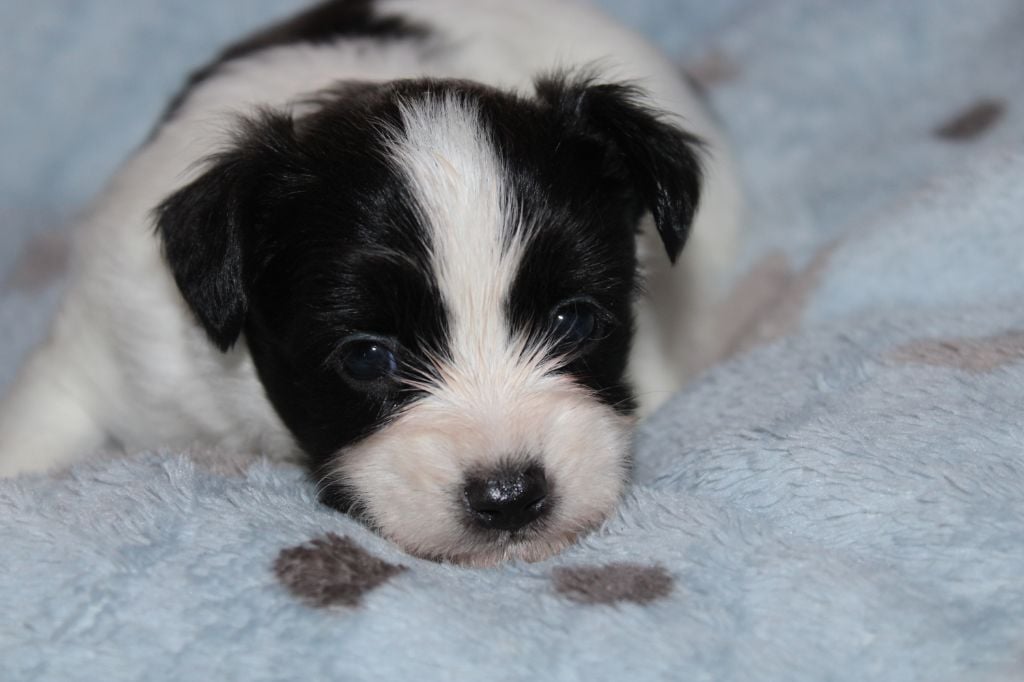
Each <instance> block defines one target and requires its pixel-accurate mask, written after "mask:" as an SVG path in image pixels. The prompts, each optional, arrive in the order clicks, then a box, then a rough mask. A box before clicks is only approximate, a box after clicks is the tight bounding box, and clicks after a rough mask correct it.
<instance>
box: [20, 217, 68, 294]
mask: <svg viewBox="0 0 1024 682" xmlns="http://www.w3.org/2000/svg"><path fill="white" fill-rule="evenodd" d="M70 253H71V245H70V240H69V238H68V235H67V234H65V233H63V232H45V233H43V234H38V235H36V236H34V237H32V238H31V239H30V240H29V241H28V242H27V243H26V244H25V246H24V247H23V248H22V251H21V255H19V256H18V260H17V261H16V262H15V264H14V269H13V270H12V271H11V274H10V275H8V277H7V280H6V281H5V282H4V285H3V288H4V289H6V290H10V291H25V292H33V291H37V290H39V289H43V288H45V287H46V286H48V285H50V284H52V283H53V282H55V281H57V280H58V279H60V278H61V277H63V276H64V273H65V272H67V268H68V260H69V256H70Z"/></svg>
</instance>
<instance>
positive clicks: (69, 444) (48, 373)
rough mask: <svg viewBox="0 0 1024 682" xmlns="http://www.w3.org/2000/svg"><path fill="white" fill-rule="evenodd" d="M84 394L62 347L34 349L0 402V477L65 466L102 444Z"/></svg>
mask: <svg viewBox="0 0 1024 682" xmlns="http://www.w3.org/2000/svg"><path fill="white" fill-rule="evenodd" d="M87 395H88V392H87V390H86V385H85V383H84V381H83V377H82V374H81V373H80V372H79V371H78V368H77V367H75V366H74V358H73V357H72V356H70V355H68V354H66V353H62V352H61V344H58V343H54V342H53V341H51V342H50V343H48V344H46V345H45V346H43V347H41V348H39V349H38V350H36V351H35V354H34V355H33V356H32V358H31V359H30V360H29V362H28V363H27V364H26V365H25V366H24V367H23V368H22V370H21V374H20V375H19V376H18V379H17V380H16V381H15V383H14V386H13V387H12V388H11V391H10V393H9V394H8V395H7V396H6V397H5V398H4V399H3V400H2V401H0V478H8V477H11V476H15V475H17V474H21V473H28V472H41V471H48V470H52V469H56V468H59V467H61V466H66V465H68V464H71V463H72V462H73V461H74V460H75V459H76V458H79V457H81V456H84V455H86V454H88V453H90V452H93V451H95V450H96V449H98V448H99V447H100V446H101V445H103V443H104V441H105V439H106V434H105V433H104V430H103V428H102V427H101V426H100V424H99V422H98V420H97V419H96V415H95V410H96V409H97V407H98V406H97V405H96V404H95V401H91V402H93V404H92V405H90V404H88V403H89V402H90V401H89V400H88V399H87V398H86V396H87Z"/></svg>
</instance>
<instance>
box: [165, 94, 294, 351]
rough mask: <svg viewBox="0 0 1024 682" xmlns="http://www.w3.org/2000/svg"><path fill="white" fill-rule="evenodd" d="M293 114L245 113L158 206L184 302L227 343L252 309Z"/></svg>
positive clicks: (170, 262)
mask: <svg viewBox="0 0 1024 682" xmlns="http://www.w3.org/2000/svg"><path fill="white" fill-rule="evenodd" d="M292 129H293V123H292V120H291V118H290V117H289V116H286V115H283V114H275V113H271V112H263V113H261V115H260V116H259V117H257V118H253V119H245V120H243V121H242V123H241V129H240V130H241V132H240V133H239V135H238V136H237V137H236V139H235V141H234V143H233V144H232V145H231V147H230V148H229V149H228V150H226V151H224V152H222V153H220V154H217V155H215V156H213V157H211V158H210V159H209V160H208V162H207V163H208V164H209V165H208V167H207V169H206V171H205V172H204V173H203V174H202V175H201V176H200V177H199V178H197V179H196V180H194V181H192V182H191V183H189V184H188V185H186V186H185V187H183V188H181V189H179V190H178V191H176V192H175V193H174V194H172V195H171V196H169V197H168V198H167V199H166V200H164V201H163V203H161V204H160V205H159V206H158V207H157V209H156V211H155V212H154V214H155V218H156V231H157V235H158V236H159V238H160V241H161V242H162V245H163V252H164V258H165V259H166V261H167V264H168V266H169V267H170V270H171V273H172V274H173V275H174V281H175V282H176V283H177V285H178V289H179V290H180V291H181V294H182V296H183V297H184V299H185V302H186V303H187V304H188V306H189V308H191V310H192V312H193V314H194V315H195V316H196V319H197V320H198V321H199V323H200V324H201V325H202V327H203V329H204V330H205V331H206V334H207V335H208V336H209V337H210V340H211V341H212V342H213V343H214V345H216V346H217V347H218V348H219V349H220V350H222V351H226V350H227V349H228V348H230V347H231V346H232V345H233V344H234V343H235V341H237V340H238V337H239V335H240V334H241V332H242V328H243V326H244V324H245V318H246V312H247V310H248V290H249V288H250V285H251V282H252V279H253V277H254V276H255V273H254V272H252V268H253V266H254V263H253V262H252V261H253V259H252V258H249V257H247V254H249V253H251V252H252V251H253V248H254V245H255V243H256V242H257V241H258V240H259V238H260V237H259V234H258V233H259V230H260V221H261V220H262V218H263V215H264V213H265V206H266V200H267V190H268V184H269V183H270V178H271V169H272V168H273V167H274V166H275V159H276V158H277V157H279V156H280V155H281V154H282V151H283V149H284V148H285V147H286V145H287V144H288V143H289V141H290V140H291V139H292Z"/></svg>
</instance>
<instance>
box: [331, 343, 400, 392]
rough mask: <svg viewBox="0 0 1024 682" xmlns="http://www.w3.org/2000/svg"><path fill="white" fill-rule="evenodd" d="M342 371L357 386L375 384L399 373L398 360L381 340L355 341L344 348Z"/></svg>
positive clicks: (346, 344) (393, 352)
mask: <svg viewBox="0 0 1024 682" xmlns="http://www.w3.org/2000/svg"><path fill="white" fill-rule="evenodd" d="M341 371H342V372H343V373H344V374H345V376H346V377H348V378H349V379H350V380H352V381H353V382H355V383H357V384H373V383H376V382H380V381H383V380H387V379H391V378H392V377H393V376H394V375H395V374H396V373H397V372H398V358H397V357H396V356H395V351H394V350H393V349H392V348H391V347H390V346H389V345H388V344H387V343H385V342H384V341H382V340H380V339H367V338H360V339H353V340H350V341H347V342H346V343H345V345H344V347H343V348H342V355H341Z"/></svg>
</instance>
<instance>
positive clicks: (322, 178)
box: [158, 80, 699, 564]
mask: <svg viewBox="0 0 1024 682" xmlns="http://www.w3.org/2000/svg"><path fill="white" fill-rule="evenodd" d="M632 98H633V93H632V91H630V90H628V89H626V88H622V87H621V86H598V85H590V84H588V83H581V82H577V83H570V82H566V81H563V80H549V81H541V82H539V83H538V85H537V96H536V97H535V98H534V99H526V98H522V97H518V96H514V95H510V94H504V93H500V92H498V91H495V90H491V89H487V88H484V87H482V86H479V85H474V84H469V83H465V82H457V81H402V82H395V83H388V84H375V85H370V84H351V85H349V86H346V87H342V88H340V89H339V90H338V91H337V92H334V93H329V94H327V95H324V96H323V98H322V99H321V100H319V101H318V103H317V105H316V111H315V112H314V113H311V114H308V115H306V116H304V117H302V118H300V119H295V118H293V117H291V116H286V115H282V114H273V113H265V114H264V115H263V116H262V117H260V118H258V119H254V120H250V121H248V122H247V123H245V125H244V131H243V132H242V134H241V135H240V136H239V138H238V140H237V142H236V144H235V146H234V147H233V148H232V149H230V150H228V151H227V152H225V153H224V154H223V155H221V156H220V157H218V158H217V159H216V160H215V162H214V164H213V165H212V166H211V168H210V169H209V170H208V171H207V172H206V174H205V175H203V176H202V177H201V178H199V179H198V180H196V181H195V182H194V183H192V184H191V185H189V186H187V187H185V188H184V189H182V190H180V191H179V192H177V193H176V194H174V195H173V196H171V197H170V198H169V199H168V200H167V201H166V202H165V203H164V204H163V205H162V206H161V207H160V209H159V212H158V226H159V231H160V234H161V237H162V239H163V242H164V248H165V252H166V256H167V259H168V263H169V265H170V267H171V269H172V271H173V273H174V275H175V278H176V280H177V282H178V285H179V287H180V289H181V291H182V294H183V295H184V297H185V300H186V301H187V302H188V303H189V305H190V306H191V307H192V309H193V311H194V312H195V314H196V316H197V318H198V320H199V321H200V323H201V324H202V325H203V326H204V327H205V329H206V331H207V332H208V334H209V336H210V338H211V340H212V341H213V342H214V343H215V344H217V345H218V346H219V347H221V348H222V349H226V348H227V347H229V346H230V345H231V344H232V343H233V342H234V341H235V340H236V339H237V337H238V336H239V335H240V334H241V333H243V332H244V334H245V338H246V341H247V344H248V347H249V350H250V352H251V353H252V355H253V358H254V361H255V364H256V367H257V369H258V372H259V375H260V378H261V380H262V382H263V384H264V386H265V388H266V392H267V395H268V397H269V398H270V400H271V402H272V404H273V405H274V407H275V409H276V410H277V411H278V413H279V414H280V415H281V417H282V419H283V421H284V422H285V424H286V425H287V426H288V428H289V429H290V430H291V431H292V433H293V434H294V435H295V437H296V439H297V441H298V442H299V443H300V444H301V445H302V447H303V448H304V449H305V450H306V451H307V452H308V453H309V454H310V456H311V457H312V459H313V461H314V463H315V467H316V472H317V474H318V477H319V479H320V481H321V491H322V499H323V500H324V501H325V502H327V503H329V504H332V505H333V506H336V507H339V508H342V509H344V510H347V511H351V512H352V513H354V514H356V515H358V516H359V517H360V518H362V519H364V520H365V521H366V522H367V523H369V524H370V525H372V526H373V527H375V528H377V529H378V530H379V531H380V532H381V533H382V534H384V535H385V536H387V537H389V538H391V539H393V540H394V541H396V542H397V543H398V544H400V545H401V546H402V547H404V548H405V549H406V550H408V551H410V552H412V553H414V554H417V555H420V556H425V557H430V558H438V559H449V560H454V561H459V562H464V563H475V564H487V563H494V562H496V561H500V560H504V559H509V558H523V559H529V560H535V559H540V558H543V557H545V556H547V555H549V554H551V553H552V552H554V551H557V550H558V549H559V548H561V547H563V546H564V545H566V544H567V543H569V542H571V541H572V539H573V538H574V537H575V536H576V535H577V534H578V533H580V532H581V531H583V530H586V529H588V528H591V527H593V526H595V525H596V524H598V523H599V522H600V521H601V520H602V519H604V518H605V517H606V516H607V515H608V514H609V512H610V511H611V510H612V509H613V508H614V505H615V503H616V501H617V500H618V498H619V496H620V495H621V492H622V488H623V485H624V481H625V479H626V473H627V463H628V443H629V431H630V426H631V417H630V414H631V411H632V407H633V403H632V396H631V394H630V389H629V387H628V386H627V385H626V382H625V379H624V376H625V372H626V365H627V359H628V354H629V348H630V340H631V335H632V319H631V306H632V303H633V298H634V296H635V295H636V289H637V282H636V257H635V233H636V230H637V226H638V222H639V220H640V218H641V217H642V215H643V214H644V212H645V211H647V210H651V211H652V212H653V213H654V215H655V219H656V221H657V225H658V228H659V232H660V233H661V235H662V237H663V239H664V240H665V243H666V248H667V249H668V251H669V255H670V257H672V258H674V257H675V256H676V254H677V253H678V250H679V249H680V248H681V246H682V243H683V240H684V239H685V233H686V229H687V227H688V225H689V222H690V218H691V217H692V212H693V208H694V206H695V203H696V198H697V186H698V181H699V179H698V171H697V162H696V160H695V157H694V154H693V150H692V147H693V144H694V140H693V139H692V138H690V137H689V136H687V135H686V134H684V133H682V132H680V131H678V130H676V129H674V128H672V127H671V126H668V125H666V124H664V123H662V122H660V121H659V120H657V119H656V118H655V117H654V116H653V115H652V114H651V113H649V112H648V111H646V110H644V109H643V108H641V107H640V106H638V105H637V104H636V103H635V102H634V100H633V99H632Z"/></svg>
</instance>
